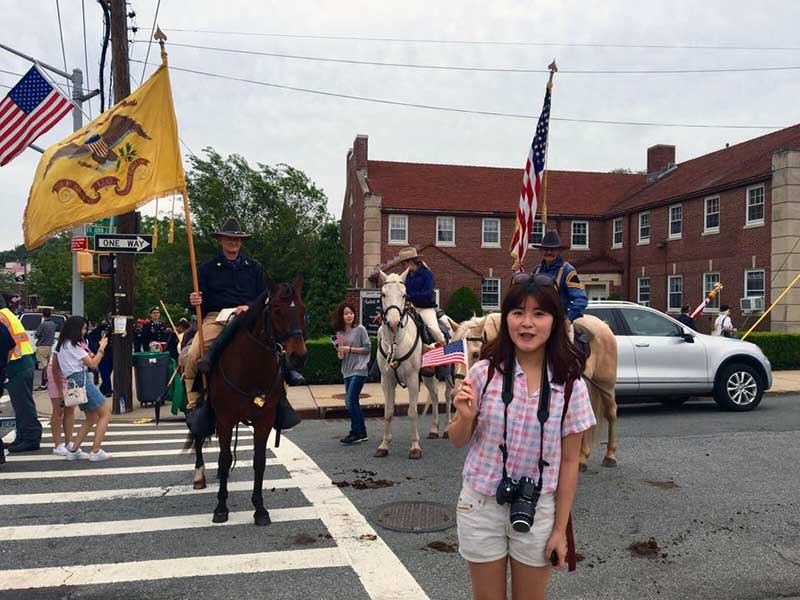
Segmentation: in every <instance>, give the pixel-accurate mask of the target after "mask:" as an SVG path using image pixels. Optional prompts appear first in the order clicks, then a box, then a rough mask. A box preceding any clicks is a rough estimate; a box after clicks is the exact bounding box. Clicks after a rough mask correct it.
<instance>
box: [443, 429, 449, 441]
mask: <svg viewBox="0 0 800 600" xmlns="http://www.w3.org/2000/svg"><path fill="white" fill-rule="evenodd" d="M442 438H444V439H446V440H447V439H450V434H449V433H447V431H445V432H444V433H443V434H442Z"/></svg>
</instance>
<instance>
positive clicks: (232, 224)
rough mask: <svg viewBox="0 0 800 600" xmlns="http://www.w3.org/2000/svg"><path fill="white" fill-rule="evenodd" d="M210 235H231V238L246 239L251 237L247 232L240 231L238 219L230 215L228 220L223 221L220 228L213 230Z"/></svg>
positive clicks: (217, 236) (218, 236)
mask: <svg viewBox="0 0 800 600" xmlns="http://www.w3.org/2000/svg"><path fill="white" fill-rule="evenodd" d="M211 235H212V236H214V237H215V238H220V237H231V238H241V239H243V240H248V239H250V238H251V237H253V236H252V235H250V234H249V233H245V232H244V231H242V228H241V226H240V225H239V219H236V218H234V217H231V218H229V219H228V220H226V221H225V223H223V225H222V229H220V230H219V231H215V232H214V233H212V234H211Z"/></svg>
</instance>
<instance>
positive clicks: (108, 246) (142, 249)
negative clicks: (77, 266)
mask: <svg viewBox="0 0 800 600" xmlns="http://www.w3.org/2000/svg"><path fill="white" fill-rule="evenodd" d="M94 249H95V250H96V251H98V252H116V253H128V254H149V253H152V252H153V236H152V235H139V234H124V233H114V234H97V235H95V236H94Z"/></svg>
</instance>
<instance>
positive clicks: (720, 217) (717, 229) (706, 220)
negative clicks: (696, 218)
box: [703, 196, 722, 235]
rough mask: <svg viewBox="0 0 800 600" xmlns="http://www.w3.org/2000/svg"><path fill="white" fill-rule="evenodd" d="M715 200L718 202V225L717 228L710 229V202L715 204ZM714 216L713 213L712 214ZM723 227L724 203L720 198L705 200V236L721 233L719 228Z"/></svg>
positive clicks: (711, 197)
mask: <svg viewBox="0 0 800 600" xmlns="http://www.w3.org/2000/svg"><path fill="white" fill-rule="evenodd" d="M714 200H716V201H717V215H718V217H717V218H718V223H717V226H716V227H708V216H709V212H708V204H709V202H713V201H714ZM711 214H713V213H711ZM720 225H722V201H721V200H720V196H709V197H708V198H705V199H704V200H703V235H708V234H711V233H719V227H720Z"/></svg>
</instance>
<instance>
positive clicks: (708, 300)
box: [689, 282, 722, 319]
mask: <svg viewBox="0 0 800 600" xmlns="http://www.w3.org/2000/svg"><path fill="white" fill-rule="evenodd" d="M721 289H722V284H720V283H719V282H718V283H716V284H715V285H714V289H712V290H711V291H710V292H708V295H707V296H706V297H705V298H704V299H703V301H702V302H701V303H700V304H698V305H697V308H695V309H694V310H693V311H692V313H691V314H690V315H689V317H690V318H692V319H696V318H697V317H698V316H699V315H700V313H702V312H703V310H704V309H705V307H706V306H708V305H709V304H711V303H712V302H713V301H714V298H715V297H716V295H717V294H718V293H719V291H720V290H721Z"/></svg>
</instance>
